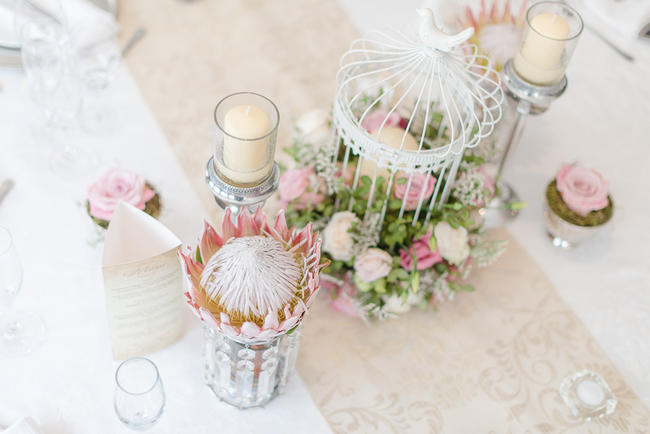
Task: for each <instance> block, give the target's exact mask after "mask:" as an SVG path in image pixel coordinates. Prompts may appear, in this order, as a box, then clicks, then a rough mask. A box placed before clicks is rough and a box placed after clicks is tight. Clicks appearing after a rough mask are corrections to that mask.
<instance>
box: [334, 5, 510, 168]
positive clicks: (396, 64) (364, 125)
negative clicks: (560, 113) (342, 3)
mask: <svg viewBox="0 0 650 434" xmlns="http://www.w3.org/2000/svg"><path fill="white" fill-rule="evenodd" d="M417 12H418V14H419V15H420V17H419V19H420V23H419V30H418V31H417V32H414V34H413V35H408V34H406V33H404V32H400V31H390V30H389V31H373V32H370V33H368V34H367V35H365V37H363V38H361V39H358V40H356V41H354V42H353V43H352V45H351V47H350V49H349V50H348V51H347V52H346V53H345V54H344V55H343V57H342V59H341V67H340V69H339V72H338V75H337V86H338V89H337V94H336V98H335V101H334V106H333V121H334V125H335V127H336V129H337V132H338V136H339V137H340V138H341V139H342V142H343V144H344V145H345V146H346V147H349V148H350V149H351V150H352V152H353V153H354V154H355V155H357V156H359V157H360V159H361V160H364V161H365V162H362V161H359V169H360V170H361V174H362V175H363V174H367V175H369V176H371V177H372V176H373V173H371V172H373V171H374V172H375V173H374V175H376V172H377V170H379V171H380V173H381V174H382V175H384V176H387V175H388V176H389V175H390V173H394V172H395V171H397V170H399V171H403V172H406V173H414V172H420V173H426V172H429V173H431V172H437V171H439V170H440V169H442V168H444V166H445V165H447V164H448V163H449V162H450V161H451V160H454V159H456V158H460V156H461V155H462V153H463V152H464V151H465V150H466V149H467V148H471V147H474V146H476V145H477V144H478V143H479V141H480V140H481V139H482V138H484V137H486V136H488V135H489V134H490V133H491V132H492V130H493V127H494V125H495V124H496V123H497V122H498V121H499V119H500V118H501V103H502V102H503V92H502V90H501V86H500V82H499V76H498V74H497V73H496V71H495V70H494V69H493V68H492V66H491V63H490V61H489V59H488V58H486V57H485V56H481V55H479V54H478V50H477V47H476V46H474V45H471V44H469V43H467V42H466V41H467V39H469V38H470V37H471V36H472V33H473V29H471V28H470V29H466V30H463V31H462V32H460V33H457V34H454V35H449V34H447V33H443V32H442V31H441V30H440V26H439V25H437V23H436V20H435V17H434V15H433V13H432V12H431V10H429V9H418V11H417ZM397 119H399V121H398V120H397ZM396 122H399V123H400V124H399V125H396V124H395V123H396ZM397 126H398V127H399V128H400V129H399V134H398V133H397V130H396V129H395V128H396V127H397ZM364 165H365V168H364ZM369 165H370V166H369ZM368 167H371V169H372V170H368Z"/></svg>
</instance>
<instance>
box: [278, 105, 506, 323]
mask: <svg viewBox="0 0 650 434" xmlns="http://www.w3.org/2000/svg"><path fill="white" fill-rule="evenodd" d="M326 116H327V115H326V114H325V113H323V112H314V113H309V114H307V115H305V116H304V117H302V118H301V119H299V120H298V122H297V124H296V128H295V134H294V141H293V145H292V146H291V147H289V148H286V151H287V152H288V153H289V155H291V156H292V157H293V159H294V161H295V163H296V164H297V166H298V167H297V168H295V169H289V170H287V171H285V172H284V173H283V174H282V176H281V178H280V186H279V195H280V199H281V201H282V203H283V205H284V206H285V207H286V214H287V220H288V222H289V223H290V224H296V225H299V226H300V225H306V224H308V222H313V224H314V226H315V227H316V228H317V229H322V236H323V255H324V257H326V258H328V259H330V260H331V261H332V263H331V264H330V265H329V266H328V267H327V268H326V269H325V270H324V272H325V273H326V275H325V276H324V277H323V278H324V285H325V286H326V287H327V288H328V289H329V290H330V292H331V298H332V305H333V307H334V308H336V309H338V310H340V311H342V312H345V313H348V314H350V315H354V316H359V317H362V318H366V319H370V318H379V319H384V318H388V317H392V316H395V315H398V314H401V313H405V312H407V311H409V310H410V309H411V308H412V307H413V306H417V307H421V308H425V307H426V306H427V305H429V304H434V305H435V304H437V303H440V302H443V301H445V300H451V299H452V298H453V296H454V293H456V292H458V291H472V290H473V288H472V287H471V286H470V285H467V284H466V283H464V279H465V278H466V277H467V275H468V273H469V271H470V269H471V268H472V265H473V264H477V265H478V266H485V265H488V264H490V263H492V261H494V260H495V259H496V258H497V257H498V256H499V255H500V254H501V253H502V251H503V249H504V247H505V242H503V241H488V240H486V238H485V233H484V231H483V229H482V227H481V218H480V215H479V213H478V212H477V210H479V209H480V208H481V207H482V206H483V205H484V204H485V203H486V201H487V200H489V198H490V197H491V195H492V194H494V181H493V180H492V179H490V178H489V177H488V176H487V175H486V173H485V171H484V168H483V160H482V159H481V158H480V157H477V156H474V155H472V154H467V155H465V156H464V157H463V159H462V162H461V164H460V166H459V170H458V171H457V173H456V175H455V180H454V183H453V189H452V191H451V195H450V198H449V200H448V201H447V203H445V204H444V206H442V207H441V208H440V209H439V211H435V212H434V213H433V215H432V216H431V219H430V220H429V221H428V223H426V224H424V223H423V222H422V221H421V220H418V219H417V218H414V213H415V212H416V208H417V205H418V203H421V202H422V201H423V200H427V199H428V198H430V197H431V196H432V194H433V193H434V190H435V189H436V184H437V183H438V182H439V180H438V179H436V177H435V176H432V175H428V174H420V173H414V174H412V175H410V176H409V175H407V174H405V173H403V172H400V171H397V173H396V174H395V176H394V178H395V181H394V185H393V186H392V188H391V191H390V194H387V193H389V192H388V191H387V188H388V186H387V179H386V177H385V176H379V177H378V178H377V179H376V182H375V187H374V189H373V192H372V194H373V195H374V196H375V197H374V198H371V200H368V198H369V195H370V194H371V193H370V190H371V179H370V177H369V176H367V175H362V176H361V177H360V179H359V182H358V185H357V187H356V188H353V186H352V185H353V181H352V177H353V175H354V172H353V171H352V170H346V171H342V170H341V168H342V164H341V162H340V161H337V162H335V163H334V164H332V162H331V154H328V150H327V147H326V146H324V144H325V142H326V141H327V138H328V137H329V136H330V134H329V130H330V126H329V120H328V118H327V117H326ZM383 119H389V122H390V123H391V125H390V126H391V127H393V128H396V129H399V130H400V131H402V132H403V131H404V127H405V126H406V119H404V118H403V117H401V116H399V115H394V116H393V115H388V113H387V112H385V111H383V110H381V109H377V110H376V111H375V112H373V113H371V114H370V115H369V116H367V118H366V119H365V120H364V123H363V127H364V128H366V129H367V130H368V131H372V130H373V129H375V128H376V125H375V124H377V123H378V122H382V120H383ZM432 119H433V120H432V123H431V125H429V126H428V128H426V131H428V132H429V134H430V135H431V136H432V137H437V136H438V137H439V134H438V132H439V129H440V124H439V123H436V119H438V118H437V117H436V116H433V118H432ZM438 122H439V119H438ZM349 158H351V160H352V161H351V162H350V163H349V164H348V167H354V166H355V161H356V157H354V156H351V157H349ZM407 185H409V187H408V188H407ZM386 197H388V198H389V199H388V200H387V202H386V200H385V198H386ZM369 203H370V204H371V205H370V208H368V204H369ZM403 203H404V210H405V211H404V212H403V213H402V215H401V216H400V214H399V213H398V211H399V210H400V208H401V207H402V204H403ZM384 205H386V208H387V211H386V214H385V218H384V220H383V222H382V223H381V225H380V227H377V226H376V222H377V221H378V214H379V213H380V212H381V209H382V207H383V206H384ZM367 211H368V212H367ZM413 222H415V223H413Z"/></svg>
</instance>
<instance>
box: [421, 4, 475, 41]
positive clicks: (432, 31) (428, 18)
mask: <svg viewBox="0 0 650 434" xmlns="http://www.w3.org/2000/svg"><path fill="white" fill-rule="evenodd" d="M416 12H417V13H418V14H419V15H420V39H421V40H422V42H424V43H425V44H427V45H428V46H430V47H431V48H435V49H437V50H442V51H450V50H451V49H452V48H454V47H456V46H457V45H460V44H462V43H463V42H465V41H467V40H468V39H469V38H471V37H472V35H473V34H474V28H473V27H468V28H466V29H465V30H463V31H462V32H460V33H456V34H455V35H448V34H446V33H443V31H442V30H440V28H439V26H438V25H436V20H435V16H434V15H433V11H432V10H431V9H429V8H420V9H417V10H416Z"/></svg>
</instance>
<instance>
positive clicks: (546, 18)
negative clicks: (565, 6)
mask: <svg viewBox="0 0 650 434" xmlns="http://www.w3.org/2000/svg"><path fill="white" fill-rule="evenodd" d="M569 31H570V29H569V23H568V22H567V21H566V20H565V19H564V18H562V17H561V16H559V15H556V14H551V13H543V14H539V15H537V16H535V17H534V18H533V19H532V20H531V22H530V29H528V32H527V33H526V37H525V39H524V41H523V43H522V44H521V48H520V49H519V51H517V55H516V56H515V60H514V67H515V70H516V71H517V73H518V74H519V75H520V76H521V77H522V78H524V79H525V80H527V81H529V82H531V83H535V84H541V85H546V84H552V83H556V82H558V81H559V80H560V78H561V77H562V75H564V70H565V68H566V65H565V64H564V62H563V61H562V53H563V52H564V46H565V39H567V38H568V36H569Z"/></svg>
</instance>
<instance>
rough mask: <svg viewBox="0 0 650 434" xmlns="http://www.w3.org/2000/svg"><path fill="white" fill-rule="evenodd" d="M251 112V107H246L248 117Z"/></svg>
mask: <svg viewBox="0 0 650 434" xmlns="http://www.w3.org/2000/svg"><path fill="white" fill-rule="evenodd" d="M250 111H251V106H246V110H245V113H246V116H248V112H250Z"/></svg>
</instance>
